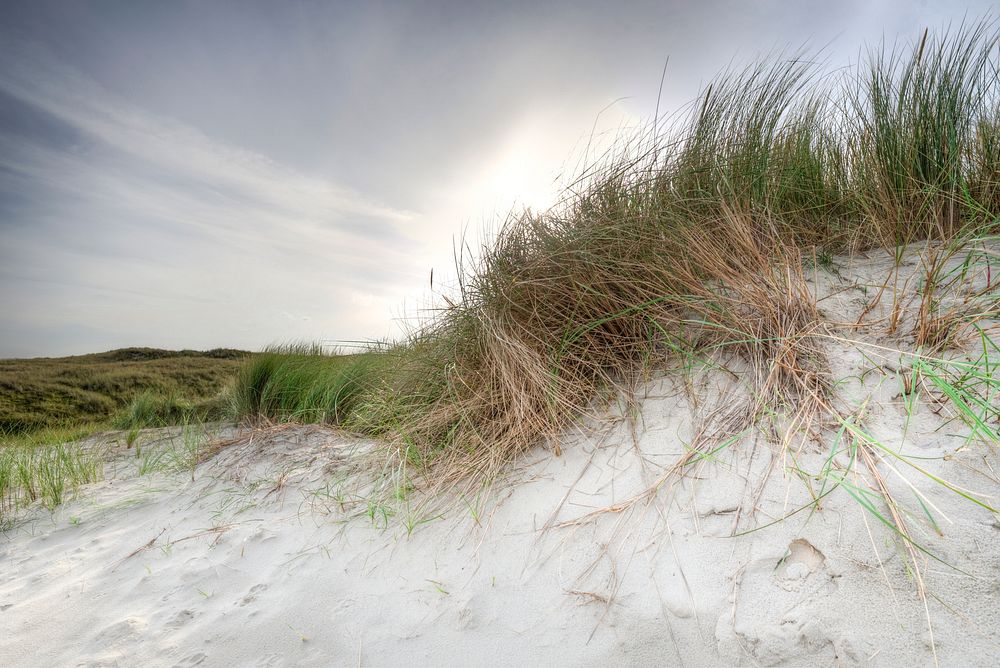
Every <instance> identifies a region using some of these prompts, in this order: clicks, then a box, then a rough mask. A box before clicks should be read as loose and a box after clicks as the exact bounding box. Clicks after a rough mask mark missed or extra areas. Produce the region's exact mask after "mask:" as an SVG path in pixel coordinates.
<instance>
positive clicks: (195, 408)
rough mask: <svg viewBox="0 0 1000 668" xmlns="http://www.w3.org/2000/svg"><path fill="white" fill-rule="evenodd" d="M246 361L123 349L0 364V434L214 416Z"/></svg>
mask: <svg viewBox="0 0 1000 668" xmlns="http://www.w3.org/2000/svg"><path fill="white" fill-rule="evenodd" d="M246 355H247V353H245V352H242V351H239V350H230V349H216V350H209V351H207V352H199V351H195V350H181V351H172V350H158V349H154V348H123V349H120V350H112V351H110V352H106V353H97V354H93V355H80V356H75V357H58V358H37V359H15V360H0V435H6V436H7V437H14V436H26V435H31V434H34V433H38V432H40V431H45V430H52V429H54V428H71V427H76V426H80V425H93V426H95V427H97V426H108V427H110V426H117V427H119V428H123V429H124V428H129V427H132V426H140V427H143V426H154V425H157V424H174V423H177V422H179V421H180V420H181V419H183V418H185V417H188V418H190V419H208V418H212V417H216V418H217V417H219V416H220V415H221V414H222V412H223V409H224V407H225V406H226V400H225V399H224V398H223V397H222V396H221V393H222V391H223V389H224V388H225V387H226V385H227V384H228V383H231V381H232V379H233V377H234V376H235V374H236V370H237V369H238V368H239V366H240V363H241V360H242V359H243V358H244V357H246Z"/></svg>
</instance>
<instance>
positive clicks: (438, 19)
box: [0, 0, 992, 358]
mask: <svg viewBox="0 0 1000 668" xmlns="http://www.w3.org/2000/svg"><path fill="white" fill-rule="evenodd" d="M991 5H992V3H991V2H974V1H970V2H968V3H962V2H932V1H931V0H925V1H920V0H917V1H914V0H908V1H896V0H893V1H886V2H880V1H879V0H865V1H862V2H856V1H854V0H847V1H845V2H829V0H824V1H823V2H811V1H810V2H794V3H793V2H787V3H783V2H778V1H776V0H770V1H768V0H757V1H755V0H727V1H719V0H702V1H700V2H679V1H661V2H635V3H620V2H608V3H596V2H582V1H581V2H526V3H520V2H516V1H513V2H502V3H501V2H495V3H477V2H408V3H382V2H357V3H353V2H315V1H313V2H294V1H291V0H288V1H285V2H248V1H243V2H223V1H215V2H183V1H180V2H137V1H135V0H127V1H122V2H86V1H84V0H75V1H70V0H65V1H63V2H50V1H46V0H30V1H24V2H15V1H11V0H7V1H5V2H3V3H2V7H0V358H4V357H34V356H60V355H70V354H81V353H87V352H97V351H102V350H109V349H113V348H118V347H125V346H152V347H162V348H172V349H180V348H194V349H208V348H214V347H234V348H242V349H249V350H257V349H260V348H262V347H263V346H266V345H269V344H274V343H281V342H291V341H320V342H326V343H336V342H354V341H369V340H381V339H385V338H393V337H398V336H400V335H401V334H402V333H403V332H404V331H405V328H406V327H407V323H412V322H413V319H414V318H419V317H421V316H424V315H426V314H428V313H430V312H431V310H430V309H432V308H433V306H434V304H435V303H439V300H440V299H441V295H442V294H447V290H448V286H449V284H450V282H451V281H450V280H449V279H450V277H453V276H454V273H455V271H454V268H453V267H454V262H453V249H454V244H455V243H456V240H459V239H462V238H465V239H467V240H468V242H469V243H470V245H472V246H475V245H476V244H478V243H480V242H481V241H482V240H486V239H488V238H489V233H490V230H491V229H494V228H495V226H496V224H497V221H498V220H499V219H501V218H502V217H503V215H504V214H505V213H506V212H508V211H510V210H512V209H513V208H516V207H523V206H530V207H534V208H545V207H547V206H549V205H551V204H552V203H553V202H554V201H555V199H556V197H557V195H558V191H559V186H560V184H561V183H564V182H565V180H566V179H567V178H568V176H569V175H571V174H572V173H574V171H575V170H576V169H577V166H578V165H579V164H581V163H585V162H586V160H587V159H588V158H589V157H590V156H591V153H589V152H588V151H590V152H593V151H595V150H597V149H598V148H600V147H601V146H603V145H606V143H607V142H610V141H611V140H612V138H613V137H615V136H617V134H618V133H620V132H628V130H629V129H630V128H635V127H640V126H641V125H642V124H643V123H648V122H649V120H650V119H651V118H652V117H653V116H654V114H655V112H656V110H657V105H658V104H659V109H660V111H661V112H664V111H667V112H669V111H670V110H672V109H679V108H681V107H682V106H683V105H684V104H685V103H687V102H689V101H690V100H691V99H693V98H694V97H695V96H696V95H697V93H698V91H699V89H700V87H701V86H703V85H704V84H706V83H707V82H708V81H709V80H710V79H711V78H712V77H713V75H715V74H716V73H717V72H718V71H720V70H721V69H723V68H725V67H727V66H728V65H730V64H733V63H735V64H739V63H741V62H745V61H748V60H752V59H754V58H757V57H759V56H760V55H762V54H766V53H769V52H774V51H775V50H781V49H795V48H798V47H801V46H803V45H808V48H810V49H812V50H814V51H819V52H821V54H822V57H823V58H825V59H826V60H827V62H829V63H830V66H831V67H836V66H840V65H847V64H849V63H851V62H856V61H857V58H858V54H859V53H860V50H861V48H862V45H863V44H865V43H868V44H875V43H877V42H878V41H879V40H881V39H883V38H884V39H886V40H887V41H889V42H893V41H900V42H906V41H909V40H912V39H915V38H917V37H918V36H919V33H920V31H921V30H923V28H924V27H927V26H930V27H932V28H933V27H938V26H943V25H946V24H947V23H948V22H953V23H957V22H960V21H961V20H962V18H963V16H965V15H968V16H970V17H978V16H981V15H984V14H985V13H986V12H987V11H989V9H990V7H991ZM665 63H666V70H665V77H664V78H663V87H662V91H661V90H660V81H661V75H663V73H664V64H665ZM594 137H596V139H594V140H592V138H594ZM463 235H464V236H463ZM432 269H433V270H434V272H435V273H434V275H435V280H434V286H433V288H432V287H431V284H430V273H431V270H432Z"/></svg>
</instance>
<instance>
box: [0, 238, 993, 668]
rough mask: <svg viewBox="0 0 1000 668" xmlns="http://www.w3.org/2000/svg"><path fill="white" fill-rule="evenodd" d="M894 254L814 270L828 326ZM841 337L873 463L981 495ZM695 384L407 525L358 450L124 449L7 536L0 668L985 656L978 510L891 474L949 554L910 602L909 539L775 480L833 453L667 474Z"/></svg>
mask: <svg viewBox="0 0 1000 668" xmlns="http://www.w3.org/2000/svg"><path fill="white" fill-rule="evenodd" d="M885 262H886V260H884V259H883V258H878V257H873V258H871V259H869V260H865V261H863V262H862V261H860V260H859V261H857V262H856V263H855V264H853V265H850V266H848V265H846V264H845V266H843V267H841V269H840V270H839V273H838V274H836V275H834V274H829V273H826V274H823V275H822V276H820V274H819V273H817V275H816V279H815V280H816V282H817V283H818V285H817V289H818V290H820V292H821V293H823V294H824V295H825V297H826V298H825V299H822V300H821V301H820V305H821V307H822V308H823V309H824V311H825V312H826V314H827V316H828V317H829V319H830V320H831V321H834V322H835V321H837V320H843V321H849V320H851V319H852V318H855V317H856V315H857V313H858V311H859V310H860V309H862V308H863V307H864V306H865V300H864V299H859V294H858V291H857V290H854V291H852V290H845V289H842V288H843V286H844V285H850V284H851V283H852V282H856V281H858V280H861V279H863V278H864V277H865V276H868V277H869V278H871V279H872V280H874V277H876V276H882V277H883V278H884V275H885V274H884V270H885V267H886V265H885ZM908 266H909V268H910V269H909V270H910V271H912V272H917V271H919V265H918V263H917V261H916V259H915V258H912V259H911V260H910V261H909V263H908ZM885 308H888V307H887V306H886V305H879V306H878V308H876V309H875V311H874V312H873V315H872V317H878V316H879V314H880V312H881V311H882V310H884V309H885ZM844 331H846V330H844ZM878 331H881V330H878ZM852 336H855V337H856V338H858V339H859V340H860V341H862V344H861V345H858V344H851V343H847V342H839V341H838V340H837V338H836V337H832V338H831V339H830V342H829V347H828V350H827V353H828V354H829V356H830V360H831V364H832V366H833V372H834V376H835V377H837V378H845V379H848V380H845V381H844V382H843V383H841V384H840V385H839V386H838V391H839V392H840V393H841V395H842V400H843V401H844V402H845V404H850V405H859V404H861V403H862V402H865V401H866V399H867V406H868V407H869V408H868V409H867V410H868V415H869V420H868V424H869V425H870V427H871V429H873V430H874V431H875V432H876V435H877V436H878V438H879V439H881V441H882V442H883V443H887V444H891V445H892V447H893V448H897V449H898V452H899V453H901V454H902V455H906V456H913V457H918V458H919V459H914V460H913V461H918V462H919V463H920V466H921V467H923V468H924V469H925V470H926V472H928V473H930V474H932V475H936V476H940V477H942V478H945V479H947V480H948V481H949V482H950V483H951V484H952V485H953V486H954V487H955V488H957V489H961V490H971V491H972V492H974V493H976V494H978V495H980V496H979V497H977V498H984V499H989V500H991V501H992V502H993V503H995V502H996V499H997V496H998V492H1000V483H998V478H997V477H996V475H995V473H991V472H993V471H996V470H997V469H996V466H997V461H996V459H997V453H996V449H995V448H993V449H990V448H988V447H986V446H985V445H983V444H981V443H976V442H970V441H969V440H968V439H967V436H968V429H967V428H966V427H964V426H963V425H962V424H961V422H960V421H958V420H954V419H951V420H949V419H948V418H949V415H948V412H947V409H944V410H938V411H935V410H934V406H928V405H921V406H918V407H916V408H915V409H914V410H913V412H912V414H911V415H908V413H907V411H906V410H905V408H904V406H903V405H902V403H903V402H902V400H901V399H900V398H899V396H897V395H898V393H899V388H898V386H897V385H894V384H893V383H892V382H887V381H885V380H884V379H885V378H886V377H887V376H886V374H887V373H888V372H885V373H882V374H881V375H880V374H879V373H875V372H872V373H867V374H866V373H863V372H862V371H861V370H863V369H864V368H869V367H872V368H874V367H873V366H872V365H873V364H874V365H875V366H878V364H881V363H884V364H885V365H887V366H892V365H893V364H897V363H898V357H899V356H898V355H896V356H895V358H894V359H889V357H892V356H891V355H889V354H888V353H886V350H887V349H888V346H889V345H890V343H891V344H892V345H893V346H895V345H898V342H897V343H892V342H891V341H889V339H888V338H887V337H886V336H884V335H883V334H878V333H877V332H876V333H874V334H872V333H869V334H864V333H855V334H854V335H852ZM866 346H867V348H866ZM904 347H905V346H904ZM693 382H694V384H695V387H694V388H693V389H694V392H692V387H691V386H689V385H688V384H686V383H685V381H684V380H683V378H682V376H681V375H680V374H676V373H664V374H662V375H658V376H656V377H652V378H649V379H647V380H646V381H644V382H643V383H640V385H639V386H638V387H637V391H636V397H637V399H638V402H637V404H636V405H637V406H638V408H637V412H636V411H635V410H630V409H628V408H627V406H626V404H625V402H624V401H622V400H620V399H612V400H610V401H608V403H607V404H602V405H600V406H596V407H595V413H596V414H598V415H600V416H601V418H602V419H600V420H597V419H595V420H591V421H588V422H587V423H585V424H582V425H581V426H580V427H579V428H578V429H575V430H572V431H571V432H570V433H567V434H566V437H565V440H564V443H563V448H562V451H563V453H564V454H563V456H561V457H554V456H552V454H551V452H549V451H548V450H544V449H539V450H538V451H536V452H535V453H533V454H532V456H531V457H530V458H529V459H527V460H524V461H521V462H519V463H518V466H517V468H516V470H515V471H514V472H512V474H511V476H510V478H509V479H507V480H505V481H502V482H500V483H498V484H497V485H496V487H495V488H494V490H493V492H492V494H490V495H488V496H485V495H484V496H483V497H481V498H479V499H465V500H451V501H449V502H447V503H446V504H445V505H444V506H443V511H442V512H443V516H439V513H438V512H436V511H435V512H430V511H427V509H426V508H423V509H422V510H421V509H418V508H417V507H416V506H417V504H419V503H420V497H419V493H418V492H417V493H414V494H413V496H412V498H411V499H410V501H409V502H405V501H404V502H399V503H397V504H395V506H394V509H395V510H394V512H395V514H394V515H392V516H391V517H389V516H388V513H387V512H386V513H383V508H381V507H378V506H369V505H366V502H365V501H364V500H359V498H358V497H356V495H355V492H356V491H357V488H356V486H355V483H356V482H357V481H358V480H360V478H357V474H354V473H350V471H351V470H352V469H351V466H350V465H351V463H352V462H353V461H355V460H356V458H357V457H358V456H359V453H363V452H364V451H365V449H366V447H367V443H366V442H365V441H362V440H358V439H355V438H353V437H351V436H349V435H345V434H341V433H337V432H335V431H333V430H329V429H325V428H319V427H285V428H278V429H271V430H266V431H262V432H256V433H255V432H249V431H248V432H242V433H235V432H232V431H225V432H223V433H221V434H218V436H222V437H227V438H232V440H231V441H229V443H228V444H227V445H225V447H222V448H221V449H220V450H219V452H218V453H217V454H215V455H214V456H212V457H210V458H208V459H207V460H206V461H204V462H203V463H201V464H199V465H198V466H197V468H196V469H195V470H194V471H193V472H188V471H182V472H174V473H169V472H164V471H154V472H151V473H147V474H145V475H139V471H138V464H137V462H139V461H141V460H139V459H136V458H135V456H134V454H133V452H132V451H126V450H124V449H123V447H122V446H115V448H116V449H115V450H114V454H113V456H112V459H111V460H110V461H109V464H108V467H107V470H106V475H107V480H106V481H105V482H102V483H98V484H95V485H92V486H89V487H88V488H87V489H86V490H85V491H84V493H83V494H81V495H80V496H79V498H77V499H76V500H74V501H72V502H70V503H68V504H66V505H64V506H62V507H61V508H59V509H58V510H57V511H56V512H55V513H52V514H50V513H49V512H47V511H44V510H42V509H33V510H31V511H30V512H29V513H28V514H27V515H25V516H24V517H23V518H22V521H21V522H20V523H19V524H18V526H16V527H15V528H14V529H12V530H11V531H9V532H8V533H6V534H5V535H3V536H2V537H0V563H2V564H3V568H2V570H0V611H2V612H0V620H2V633H0V665H3V666H55V665H84V666H148V665H182V666H183V665H204V666H233V665H239V666H258V665H259V666H284V665H362V666H367V665H370V666H401V665H403V666H411V665H418V666H441V665H446V666H479V665H483V666H485V665H504V666H526V665H684V666H716V665H747V666H753V665H791V666H799V665H801V666H823V665H829V666H833V665H882V666H898V665H913V666H918V665H929V664H933V663H934V661H935V660H936V661H938V662H939V663H940V664H941V665H950V666H993V665H996V664H997V662H998V661H1000V622H998V621H997V616H996V614H995V612H996V609H997V604H998V602H1000V580H998V575H997V574H998V573H1000V550H998V549H997V545H998V544H1000V543H998V541H1000V523H998V521H997V519H996V517H995V516H994V515H993V514H992V513H990V512H989V511H988V510H986V509H984V508H983V507H980V506H977V505H975V504H974V503H970V502H969V501H968V500H967V499H965V498H963V497H962V496H960V495H959V494H956V493H955V492H954V491H952V490H949V489H948V488H946V487H943V486H942V485H941V484H939V483H936V482H934V481H933V480H931V479H930V478H929V477H928V476H926V475H923V474H921V473H919V472H916V471H915V470H914V469H913V468H912V467H907V466H906V465H905V464H904V463H902V460H894V459H891V458H889V457H886V459H885V461H884V462H883V470H884V472H885V479H886V484H887V485H888V486H889V487H890V489H891V490H892V491H893V492H894V493H897V494H898V496H899V498H900V499H903V500H904V501H905V506H906V507H907V508H909V509H911V510H912V509H916V511H915V514H914V516H913V517H911V518H910V520H911V523H910V526H911V527H912V528H913V531H914V538H915V539H916V540H917V541H918V542H919V544H920V545H921V546H922V547H925V548H926V549H927V550H928V551H929V552H931V553H933V555H935V557H937V558H939V559H940V560H937V559H935V558H932V557H930V556H928V555H926V554H924V553H918V554H919V560H918V563H919V566H920V569H921V570H920V572H921V576H922V578H923V579H924V581H925V583H926V591H927V595H926V597H925V599H922V598H921V597H920V596H919V595H918V586H917V583H916V581H915V579H914V576H913V572H912V569H911V567H910V566H909V565H908V559H909V558H908V556H907V551H906V550H905V546H904V545H903V544H902V541H901V540H900V539H899V537H898V536H895V535H894V534H893V533H892V532H891V531H890V530H889V529H888V528H887V527H886V526H884V525H883V524H881V523H880V522H879V521H878V519H877V518H876V516H875V515H873V514H872V513H870V512H868V511H867V510H865V508H863V506H862V505H861V504H860V503H859V502H858V501H857V500H856V499H855V498H853V497H852V496H851V494H849V493H846V492H845V490H843V489H837V490H835V491H834V492H833V493H831V494H829V495H828V496H826V497H824V498H823V499H822V501H821V503H820V504H819V507H818V509H810V507H809V504H810V502H811V501H812V499H813V497H812V494H815V493H816V492H817V490H821V489H822V483H821V482H819V481H814V487H813V489H812V492H811V493H810V489H809V487H808V486H807V484H806V483H805V482H804V481H803V479H802V478H801V477H799V476H796V475H793V474H792V473H791V472H790V469H791V468H793V467H797V468H798V469H801V470H803V471H816V470H819V469H820V468H822V466H823V464H824V462H825V461H826V460H827V458H828V457H829V448H830V444H829V442H826V443H823V442H814V441H812V440H806V441H801V442H800V441H794V442H791V443H786V444H785V445H786V446H787V447H786V448H785V450H784V451H782V448H781V443H780V441H779V442H778V443H777V444H776V443H773V442H769V441H768V439H766V438H763V437H761V436H758V437H749V438H747V439H745V440H744V441H743V442H741V443H740V444H739V445H738V447H729V448H726V449H725V450H724V451H720V452H718V453H717V454H715V455H713V456H712V457H709V458H705V459H702V460H701V461H700V462H699V463H697V464H694V465H692V466H690V467H688V468H687V469H685V471H684V475H683V476H680V475H673V476H666V475H664V471H666V470H668V469H669V468H670V467H671V466H672V465H673V463H674V462H676V461H677V460H678V458H679V457H681V456H682V455H683V454H684V453H685V452H686V444H688V443H690V442H691V441H692V439H693V438H694V436H695V431H696V430H697V429H698V428H699V426H703V425H704V424H706V420H709V421H710V420H711V418H712V416H713V415H717V414H719V413H718V412H719V411H723V412H724V411H725V410H726V409H727V407H729V406H732V405H735V404H736V403H737V402H738V399H739V395H738V391H737V390H736V389H735V387H733V386H732V383H731V382H729V381H727V380H726V379H725V374H720V373H716V372H709V371H706V372H704V373H701V374H696V376H695V378H694V381H693ZM695 398H697V399H695ZM835 433H836V430H835V429H834V430H831V434H827V437H828V438H833V437H834V436H833V435H835ZM904 434H905V436H904ZM168 435H169V434H168ZM146 438H147V440H148V441H149V442H150V443H152V441H153V440H154V439H153V435H152V434H147V435H146ZM180 438H181V437H180V436H176V435H175V436H174V441H177V439H180ZM95 443H96V442H95ZM94 447H97V445H94ZM168 447H171V444H170V441H169V440H164V441H162V442H161V443H159V444H156V445H154V444H151V445H149V446H148V450H147V453H148V452H155V449H156V448H168ZM147 456H148V455H147ZM890 465H893V467H894V468H893V469H890V468H889V467H890ZM352 476H353V477H352ZM856 483H857V485H858V487H859V488H867V487H866V486H867V484H868V483H866V482H864V481H863V480H862V479H860V478H859V479H857V480H856ZM651 487H656V491H655V493H646V492H647V491H648V490H650V488H651ZM408 503H412V504H413V505H411V506H409V511H408V510H407V508H408V505H407V504H408ZM921 504H923V505H924V506H925V507H926V508H929V509H930V510H929V511H928V512H929V514H930V515H931V516H933V517H935V518H936V520H935V521H936V523H937V526H938V528H939V530H940V534H939V533H937V532H936V531H935V530H934V525H933V524H931V523H929V522H928V521H925V520H924V519H923V518H921V517H920V516H919V509H920V507H921ZM800 508H805V509H804V510H802V511H800V512H797V513H795V514H792V515H791V516H789V514H790V513H792V511H795V510H797V509H800ZM781 518H785V519H784V520H782V521H777V520H779V519H781ZM755 528H757V530H755V531H751V529H755ZM734 534H737V535H735V536H734ZM925 600H926V603H925ZM928 621H929V623H928Z"/></svg>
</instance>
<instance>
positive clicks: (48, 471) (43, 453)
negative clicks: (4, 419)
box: [0, 444, 104, 528]
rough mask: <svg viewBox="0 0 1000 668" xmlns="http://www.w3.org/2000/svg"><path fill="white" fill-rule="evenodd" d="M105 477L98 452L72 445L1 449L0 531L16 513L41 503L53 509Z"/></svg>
mask: <svg viewBox="0 0 1000 668" xmlns="http://www.w3.org/2000/svg"><path fill="white" fill-rule="evenodd" d="M103 476H104V460H103V458H102V457H101V456H100V454H99V453H94V452H90V451H87V450H85V449H83V448H81V447H79V446H76V445H72V444H57V445H24V444H19V445H13V446H10V447H0V528H6V526H7V525H8V524H9V523H10V522H11V521H13V516H14V513H15V511H17V510H18V509H19V508H22V507H24V506H26V505H28V504H31V503H34V502H40V503H41V504H42V505H43V506H44V507H46V508H48V509H50V510H52V509H55V508H56V506H58V505H60V504H62V503H63V501H64V500H65V499H66V498H67V496H68V495H69V494H71V493H74V492H75V491H76V490H77V489H78V488H79V487H80V486H81V485H84V484H86V483H91V482H97V481H98V480H100V479H102V478H103Z"/></svg>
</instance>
